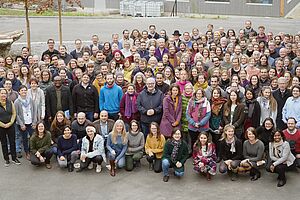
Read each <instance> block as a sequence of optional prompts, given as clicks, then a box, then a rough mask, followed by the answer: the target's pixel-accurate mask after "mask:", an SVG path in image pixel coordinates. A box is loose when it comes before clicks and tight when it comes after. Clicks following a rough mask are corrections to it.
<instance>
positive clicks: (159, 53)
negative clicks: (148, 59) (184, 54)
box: [154, 38, 169, 61]
mask: <svg viewBox="0 0 300 200" xmlns="http://www.w3.org/2000/svg"><path fill="white" fill-rule="evenodd" d="M157 42H158V47H157V48H156V49H155V53H154V56H155V57H156V58H157V61H162V57H163V55H164V54H168V53H169V50H168V49H167V48H166V42H165V39H164V38H159V39H158V40H157Z"/></svg>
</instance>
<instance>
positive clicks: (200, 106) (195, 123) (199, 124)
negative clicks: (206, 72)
mask: <svg viewBox="0 0 300 200" xmlns="http://www.w3.org/2000/svg"><path fill="white" fill-rule="evenodd" d="M210 116H211V107H210V103H209V101H208V100H207V98H206V97H205V93H204V90H203V89H201V88H199V89H198V90H196V91H195V92H194V94H193V97H192V98H191V99H190V100H189V104H188V107H187V111H186V118H187V121H188V124H189V125H188V128H189V134H190V136H191V145H192V146H191V148H193V145H194V143H195V142H196V140H197V138H198V135H199V133H200V132H202V131H207V130H208V129H209V118H210Z"/></svg>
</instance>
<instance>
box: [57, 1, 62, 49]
mask: <svg viewBox="0 0 300 200" xmlns="http://www.w3.org/2000/svg"><path fill="white" fill-rule="evenodd" d="M57 3H58V31H59V45H62V23H61V0H58V1H57Z"/></svg>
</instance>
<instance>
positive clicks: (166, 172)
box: [162, 158, 184, 177]
mask: <svg viewBox="0 0 300 200" xmlns="http://www.w3.org/2000/svg"><path fill="white" fill-rule="evenodd" d="M170 166H171V163H170V161H169V160H168V159H166V158H164V159H163V160H162V170H163V174H164V176H169V168H170ZM174 173H175V176H180V177H181V176H183V175H184V172H183V171H182V172H179V171H176V169H174Z"/></svg>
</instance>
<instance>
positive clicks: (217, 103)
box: [211, 97, 227, 116]
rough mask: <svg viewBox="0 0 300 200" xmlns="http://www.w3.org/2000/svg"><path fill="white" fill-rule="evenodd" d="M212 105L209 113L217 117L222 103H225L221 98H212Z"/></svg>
mask: <svg viewBox="0 0 300 200" xmlns="http://www.w3.org/2000/svg"><path fill="white" fill-rule="evenodd" d="M211 100H212V101H211V102H212V105H211V111H212V113H213V114H215V115H216V116H218V115H219V113H220V111H221V108H222V106H223V104H224V103H226V101H227V100H226V99H225V98H223V97H219V98H212V99H211Z"/></svg>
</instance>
